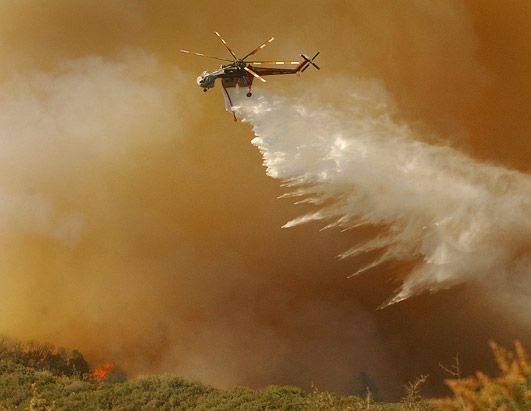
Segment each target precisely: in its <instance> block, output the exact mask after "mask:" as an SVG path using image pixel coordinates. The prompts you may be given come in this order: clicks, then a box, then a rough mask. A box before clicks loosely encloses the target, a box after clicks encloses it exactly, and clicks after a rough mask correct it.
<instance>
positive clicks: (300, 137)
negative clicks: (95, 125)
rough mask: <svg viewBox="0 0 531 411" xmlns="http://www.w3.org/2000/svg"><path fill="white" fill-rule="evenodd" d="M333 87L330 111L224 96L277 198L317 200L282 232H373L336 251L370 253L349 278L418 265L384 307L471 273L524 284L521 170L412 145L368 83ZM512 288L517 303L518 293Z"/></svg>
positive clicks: (525, 199)
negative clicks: (339, 95)
mask: <svg viewBox="0 0 531 411" xmlns="http://www.w3.org/2000/svg"><path fill="white" fill-rule="evenodd" d="M335 86H336V87H339V88H340V89H342V90H346V91H347V90H348V91H347V93H348V97H347V99H349V100H350V104H344V105H343V107H344V108H342V109H337V108H333V107H330V108H320V107H319V106H318V105H319V104H322V105H325V107H326V101H307V100H306V101H305V100H304V99H300V100H293V99H286V98H280V97H275V96H272V95H268V94H265V93H261V94H260V95H259V96H255V98H254V99H252V100H251V99H247V98H246V97H245V96H244V93H243V92H242V93H237V92H236V93H235V94H236V95H237V97H238V98H237V104H240V105H239V106H237V107H236V111H237V112H238V113H239V114H240V115H241V116H243V119H244V121H248V122H250V123H251V124H252V125H253V129H254V132H255V134H256V137H255V138H254V139H253V144H254V145H256V146H257V147H258V149H259V150H260V151H261V153H262V155H263V157H264V164H265V166H266V167H267V173H268V174H269V175H270V176H272V177H275V178H278V179H281V180H284V181H285V182H286V185H287V186H288V187H290V188H292V189H293V191H291V192H290V193H289V194H288V195H289V196H296V197H302V198H303V199H302V202H309V203H312V204H316V205H317V206H318V210H317V211H315V212H312V213H309V214H306V215H304V216H302V217H298V218H296V219H293V220H291V221H290V222H288V223H287V224H285V226H284V227H293V226H295V225H299V224H302V223H305V222H309V221H320V220H324V221H325V222H326V224H325V226H324V228H331V227H339V228H341V229H353V228H356V227H361V226H365V225H374V226H382V227H384V228H383V229H382V230H380V231H379V232H378V233H376V234H375V235H374V237H373V238H366V239H364V240H363V241H361V242H360V243H359V244H357V245H355V246H353V247H352V248H351V249H349V250H347V251H345V252H344V253H343V254H342V255H341V257H358V256H360V255H364V254H367V253H372V254H373V255H374V257H373V258H372V261H371V262H369V263H368V264H367V265H365V266H363V267H361V268H359V269H358V270H357V271H356V272H355V273H354V274H352V275H353V276H355V275H358V274H361V273H364V272H369V271H371V270H373V269H374V270H376V269H378V268H379V267H380V265H381V264H383V263H385V262H387V261H389V260H393V259H397V260H412V259H415V258H416V259H417V260H418V261H417V264H416V267H415V269H414V270H413V271H412V272H411V273H410V274H408V275H407V277H406V278H405V279H404V280H403V284H402V286H401V287H400V289H399V290H398V291H397V292H396V294H395V295H394V296H393V297H392V298H391V299H390V300H389V301H388V302H387V303H386V304H384V305H389V304H393V303H397V302H400V301H402V300H405V299H407V298H409V297H411V296H413V295H417V294H419V293H421V292H426V291H437V290H440V289H444V288H448V287H450V286H453V285H456V284H459V283H463V282H466V281H471V280H475V281H478V282H483V283H486V284H487V285H489V284H492V283H495V284H496V285H497V286H499V284H500V283H505V284H507V283H511V282H512V281H515V282H517V283H518V282H523V281H525V280H526V279H527V278H528V276H529V275H530V274H531V198H530V196H529V193H531V177H530V176H529V175H527V174H523V173H519V172H517V171H511V170H508V169H505V168H502V167H497V166H491V165H487V164H482V163H480V162H478V161H475V160H472V159H471V158H469V157H467V156H465V155H463V154H461V153H460V152H458V151H456V150H454V149H452V148H451V147H448V146H437V145H433V144H428V143H425V142H423V141H421V140H420V139H419V138H418V137H417V136H415V133H414V132H413V131H412V130H411V129H410V128H409V127H407V126H406V125H403V124H402V125H401V124H399V123H397V122H396V121H394V120H393V118H392V116H391V115H392V111H391V107H392V104H390V103H391V102H390V99H389V97H388V96H387V95H386V93H385V91H383V90H381V88H379V87H377V86H371V85H370V84H369V85H367V84H364V83H361V84H359V83H358V84H356V83H355V82H345V83H343V84H341V83H339V84H336V85H335ZM242 96H243V97H242ZM518 289H520V287H518ZM515 291H516V292H517V293H518V294H519V296H520V297H521V299H522V300H527V301H529V300H528V297H529V295H528V288H526V287H524V288H523V290H522V291H521V292H518V291H517V290H515ZM522 293H523V295H522ZM515 297H516V296H515ZM522 297H524V298H522Z"/></svg>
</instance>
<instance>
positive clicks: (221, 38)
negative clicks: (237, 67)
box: [214, 31, 238, 60]
mask: <svg viewBox="0 0 531 411" xmlns="http://www.w3.org/2000/svg"><path fill="white" fill-rule="evenodd" d="M214 33H216V36H218V37H219V39H220V40H221V42H222V43H223V45H224V46H225V47H227V50H229V53H230V54H231V55H232V57H234V60H238V57H236V54H234V52H233V51H232V50H231V49H230V47H229V45H228V44H227V42H226V41H225V39H223V37H221V34H219V33H218V32H217V31H215V32H214Z"/></svg>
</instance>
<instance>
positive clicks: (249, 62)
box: [244, 61, 301, 66]
mask: <svg viewBox="0 0 531 411" xmlns="http://www.w3.org/2000/svg"><path fill="white" fill-rule="evenodd" d="M244 63H246V64H254V65H257V66H258V65H260V64H300V63H301V62H300V61H244Z"/></svg>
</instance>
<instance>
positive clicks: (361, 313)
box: [0, 0, 531, 399]
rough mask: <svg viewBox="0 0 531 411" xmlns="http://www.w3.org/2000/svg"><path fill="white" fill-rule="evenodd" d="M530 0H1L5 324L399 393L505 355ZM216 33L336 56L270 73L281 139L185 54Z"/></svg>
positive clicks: (256, 377)
mask: <svg viewBox="0 0 531 411" xmlns="http://www.w3.org/2000/svg"><path fill="white" fill-rule="evenodd" d="M529 7H530V6H529V3H528V2H523V1H522V2H511V4H503V5H500V4H498V3H497V2H482V4H481V5H479V4H477V2H467V1H440V2H430V3H426V2H420V1H418V2H417V1H412V2H411V1H403V2H402V1H393V2H391V1H389V2H386V1H376V2H375V1H370V2H369V1H355V2H343V1H332V2H320V1H311V2H304V3H297V2H291V3H289V4H287V3H286V2H273V3H270V4H268V5H267V7H264V8H263V9H262V10H260V13H256V8H255V6H254V5H243V6H242V4H241V3H234V4H230V3H226V2H225V3H223V4H215V5H213V4H212V3H211V2H200V1H199V2H194V3H193V4H188V3H186V4H184V3H181V2H174V1H157V2H150V1H148V2H130V1H127V2H124V1H111V2H108V1H107V2H103V1H96V2H92V3H90V4H87V3H85V2H81V1H60V0H56V1H51V2H46V3H40V2H33V1H18V2H15V3H14V2H3V3H0V11H1V13H0V61H1V62H2V65H0V139H1V142H2V150H0V160H1V161H0V169H1V171H2V172H1V177H0V230H1V233H2V234H1V236H0V242H1V244H2V251H1V254H0V284H1V286H0V301H1V303H0V334H7V335H10V336H13V337H17V338H23V339H38V340H42V341H48V342H51V343H54V344H56V345H64V346H67V347H70V348H78V349H80V350H81V351H82V352H83V353H84V354H85V355H86V356H87V358H88V359H89V360H90V362H91V364H93V365H97V364H98V363H100V362H103V361H115V362H117V363H118V364H119V365H120V366H121V367H123V368H125V369H126V371H127V372H128V373H129V375H131V376H135V375H142V374H150V373H155V372H166V371H168V372H174V373H177V374H179V375H182V376H183V377H187V378H194V379H200V380H201V381H203V382H205V383H209V384H214V385H216V386H219V387H228V386H232V385H235V384H247V385H250V386H253V387H260V386H264V385H267V384H296V385H300V386H303V387H305V388H310V386H311V384H312V382H313V383H315V384H316V385H317V386H318V387H319V389H331V390H335V391H338V392H348V393H363V392H364V389H365V386H364V385H363V384H364V383H365V382H366V381H365V379H366V378H365V377H363V378H362V376H364V375H365V376H367V375H368V377H369V379H370V380H371V383H372V385H373V389H374V391H375V393H376V395H377V397H378V398H381V399H386V398H400V396H401V395H402V386H403V384H405V383H406V382H407V381H408V380H413V379H414V378H416V377H418V376H419V375H421V374H426V373H429V374H430V375H431V377H430V379H429V380H428V385H427V387H426V393H427V394H429V393H437V392H440V390H441V387H442V384H441V380H442V378H443V377H444V373H442V372H441V370H440V369H439V367H438V363H439V362H443V363H449V362H451V361H452V358H453V357H454V356H455V354H456V353H457V352H459V354H460V357H461V358H462V359H463V373H467V372H472V371H473V370H475V369H482V370H485V371H489V370H492V368H493V366H494V365H493V363H492V362H491V361H490V358H491V355H490V353H489V350H488V346H487V340H488V339H495V340H496V341H498V342H499V343H501V344H508V343H510V342H511V340H512V339H514V338H520V339H522V341H524V343H525V342H526V341H529V338H530V337H531V328H530V325H529V322H528V321H529V320H528V319H527V318H526V317H525V312H526V311H528V305H529V298H528V294H526V292H527V293H528V292H529V282H528V280H527V278H528V277H529V275H528V274H529V249H530V247H529V246H530V244H529V218H528V217H529V213H530V211H529V159H530V157H531V153H530V151H529V132H530V130H531V116H529V115H528V108H529V107H530V106H531V101H530V98H531V83H530V81H529V70H528V68H529V67H530V63H531V61H530V59H531V50H530V47H531V46H530V45H531V42H530V41H529V40H530V39H531V32H530V26H529V25H528V24H527V19H526V17H525V16H526V15H529V12H530V9H529ZM227 9H230V12H228V11H227ZM214 30H216V31H219V32H220V33H221V34H223V36H224V37H225V38H226V40H227V41H228V42H229V44H230V45H231V47H233V48H234V49H235V50H236V51H237V52H238V53H244V52H246V51H249V50H252V49H253V48H254V47H256V46H257V45H258V44H260V42H261V41H263V40H265V39H266V38H267V37H268V36H270V35H274V36H275V41H274V42H273V43H272V44H271V45H269V46H268V47H267V48H266V49H264V50H263V51H261V52H260V55H259V56H260V58H264V59H269V58H275V59H276V58H282V59H284V58H289V59H292V58H296V56H298V55H299V53H301V52H305V53H308V54H311V55H313V54H314V53H315V52H316V51H317V50H320V51H321V55H320V57H319V63H320V66H321V67H322V70H321V71H319V72H317V71H312V70H307V71H306V72H305V73H304V74H303V75H301V76H300V78H297V77H295V76H293V77H290V76H286V78H274V79H272V80H271V81H268V83H267V84H266V85H262V84H259V85H256V87H255V90H254V94H255V96H254V97H253V99H250V100H249V101H245V105H242V107H241V113H242V114H243V117H245V118H247V120H248V121H249V122H250V123H251V124H252V125H253V126H254V128H255V132H256V133H257V137H256V136H255V135H254V134H253V130H252V129H251V127H249V126H248V125H247V124H246V123H244V124H234V122H233V121H232V118H231V116H230V114H228V113H226V112H225V110H224V108H223V98H222V95H221V93H220V89H219V86H220V85H219V84H218V85H217V86H216V88H215V89H214V90H213V93H206V94H205V93H203V92H202V91H201V90H200V88H198V87H197V85H196V83H195V79H196V77H197V75H198V74H199V73H201V72H202V71H203V70H205V69H209V68H215V67H216V63H214V64H212V63H211V62H210V61H208V60H201V59H199V58H195V57H191V56H186V55H179V54H178V52H177V50H179V49H181V48H185V49H190V50H195V51H199V52H204V53H207V54H213V55H216V54H217V55H219V56H221V57H224V56H225V55H224V54H222V53H226V51H225V50H224V49H223V48H222V45H221V43H219V42H218V40H217V38H216V37H215V36H214V35H213V34H212V32H213V31H214ZM279 77H280V76H279ZM262 89H263V90H262ZM330 137H333V138H330ZM253 139H254V140H253ZM251 142H252V143H251ZM257 148H258V149H257ZM281 154H283V156H281ZM262 156H264V157H262ZM289 157H292V158H289ZM288 160H289V161H288ZM263 162H265V163H264V164H265V166H266V167H267V168H266V169H264V167H263V165H262V163H263ZM266 173H268V174H269V176H268V175H267V174H266ZM271 177H274V178H271ZM283 184H287V186H283ZM294 191H295V192H297V191H298V192H299V194H303V197H301V198H294V197H290V195H291V194H290V193H293V192H294ZM300 200H305V202H303V203H302V204H293V203H294V202H297V201H300ZM301 216H307V217H303V218H301ZM309 220H312V221H309ZM305 221H307V222H308V224H302V225H301V224H298V223H302V222H305ZM334 223H335V224H336V226H334V227H329V229H326V230H323V231H321V229H322V228H323V227H324V226H327V225H330V224H334ZM286 224H287V225H288V226H293V227H291V228H289V229H285V228H282V227H283V226H285V225H286ZM354 226H357V227H354ZM425 227H426V228H425ZM345 229H346V230H345ZM349 250H350V252H349ZM345 252H346V255H347V254H348V255H349V257H350V258H345V259H337V257H336V256H338V255H341V254H342V253H345ZM374 262H380V264H379V265H375V266H374V267H372V268H370V269H369V270H367V271H366V272H364V273H360V275H357V276H355V277H352V278H347V277H348V276H349V275H350V274H353V273H356V272H357V271H358V270H360V269H363V267H366V266H370V265H371V264H373V263H374ZM526 290H527V291H526ZM393 296H394V297H396V300H393V301H395V302H396V301H398V300H399V299H403V298H405V297H407V298H406V299H405V300H403V301H401V302H399V303H397V304H393V305H391V306H389V307H387V308H385V309H383V310H377V308H378V307H379V306H380V305H381V304H382V303H385V302H386V301H387V300H388V299H389V298H393Z"/></svg>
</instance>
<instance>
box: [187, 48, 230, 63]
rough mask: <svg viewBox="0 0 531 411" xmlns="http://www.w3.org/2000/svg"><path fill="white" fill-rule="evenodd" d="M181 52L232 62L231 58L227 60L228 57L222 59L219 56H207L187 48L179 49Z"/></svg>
mask: <svg viewBox="0 0 531 411" xmlns="http://www.w3.org/2000/svg"><path fill="white" fill-rule="evenodd" d="M179 51H180V52H181V53H186V54H194V55H196V56H201V57H208V58H209V59H216V60H221V61H229V62H231V63H232V60H229V59H222V58H219V57H214V56H207V55H206V54H203V53H196V52H195V51H188V50H179Z"/></svg>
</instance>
